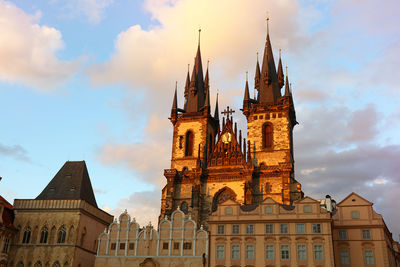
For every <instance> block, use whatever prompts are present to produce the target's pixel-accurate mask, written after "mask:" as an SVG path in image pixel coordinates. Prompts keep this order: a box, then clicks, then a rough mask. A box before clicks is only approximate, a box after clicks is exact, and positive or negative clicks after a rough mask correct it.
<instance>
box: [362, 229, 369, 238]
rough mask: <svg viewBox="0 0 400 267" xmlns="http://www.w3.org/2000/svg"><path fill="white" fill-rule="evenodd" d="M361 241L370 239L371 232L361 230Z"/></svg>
mask: <svg viewBox="0 0 400 267" xmlns="http://www.w3.org/2000/svg"><path fill="white" fill-rule="evenodd" d="M362 239H371V231H370V230H362Z"/></svg>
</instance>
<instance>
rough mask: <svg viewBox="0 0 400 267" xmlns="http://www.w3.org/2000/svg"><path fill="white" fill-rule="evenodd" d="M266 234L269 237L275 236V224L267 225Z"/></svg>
mask: <svg viewBox="0 0 400 267" xmlns="http://www.w3.org/2000/svg"><path fill="white" fill-rule="evenodd" d="M265 234H268V235H272V234H274V224H273V223H266V224H265Z"/></svg>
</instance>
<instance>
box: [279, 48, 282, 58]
mask: <svg viewBox="0 0 400 267" xmlns="http://www.w3.org/2000/svg"><path fill="white" fill-rule="evenodd" d="M281 55H282V49H281V48H279V58H281Z"/></svg>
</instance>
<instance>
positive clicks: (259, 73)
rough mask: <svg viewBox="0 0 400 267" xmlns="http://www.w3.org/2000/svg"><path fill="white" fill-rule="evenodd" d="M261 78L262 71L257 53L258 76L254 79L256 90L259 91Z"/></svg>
mask: <svg viewBox="0 0 400 267" xmlns="http://www.w3.org/2000/svg"><path fill="white" fill-rule="evenodd" d="M260 77H261V71H260V63H259V62H258V52H257V65H256V75H255V77H254V88H256V89H257V90H258V89H260Z"/></svg>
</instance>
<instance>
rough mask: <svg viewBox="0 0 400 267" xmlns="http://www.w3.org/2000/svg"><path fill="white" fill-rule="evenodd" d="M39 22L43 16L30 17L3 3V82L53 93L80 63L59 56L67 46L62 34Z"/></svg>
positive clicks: (0, 45)
mask: <svg viewBox="0 0 400 267" xmlns="http://www.w3.org/2000/svg"><path fill="white" fill-rule="evenodd" d="M39 19H40V13H36V14H34V15H28V14H26V13H24V11H22V10H21V9H19V8H18V7H17V6H15V5H14V4H12V3H10V2H5V1H2V0H0V29H2V32H1V35H0V80H2V81H6V82H10V83H14V82H18V83H23V84H26V85H28V86H31V87H35V88H37V89H39V90H52V89H54V88H55V87H58V86H59V85H60V84H61V83H62V82H65V81H66V80H68V79H69V78H71V76H72V75H73V74H74V72H75V71H76V69H77V63H76V62H68V61H62V60H58V59H57V57H56V53H57V51H59V50H61V49H62V48H63V47H64V44H63V41H62V37H61V33H60V32H59V31H58V30H57V29H55V28H51V27H48V26H45V25H43V26H41V25H39V24H38V21H39Z"/></svg>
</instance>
